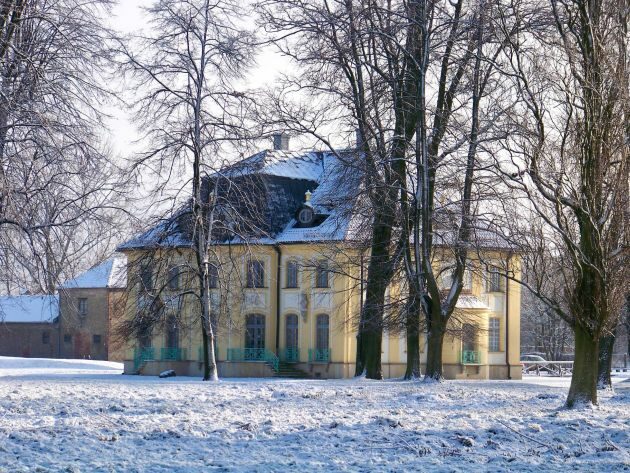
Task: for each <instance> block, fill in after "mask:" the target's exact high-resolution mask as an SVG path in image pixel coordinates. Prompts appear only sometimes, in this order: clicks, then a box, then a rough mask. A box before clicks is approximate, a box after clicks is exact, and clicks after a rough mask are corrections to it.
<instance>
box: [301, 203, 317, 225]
mask: <svg viewBox="0 0 630 473" xmlns="http://www.w3.org/2000/svg"><path fill="white" fill-rule="evenodd" d="M314 216H315V214H314V212H313V209H312V208H311V207H303V208H302V209H301V210H300V212H299V213H298V222H300V224H302V225H304V226H305V227H307V226H310V225H311V224H312V223H313V217H314Z"/></svg>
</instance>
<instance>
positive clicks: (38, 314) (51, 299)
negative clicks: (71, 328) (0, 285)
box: [0, 295, 59, 323]
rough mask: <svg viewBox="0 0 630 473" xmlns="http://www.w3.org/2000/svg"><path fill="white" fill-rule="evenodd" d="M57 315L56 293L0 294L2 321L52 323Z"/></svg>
mask: <svg viewBox="0 0 630 473" xmlns="http://www.w3.org/2000/svg"><path fill="white" fill-rule="evenodd" d="M58 315H59V297H58V296H57V295H39V296H0V322H3V323H52V322H53V321H54V319H55V318H56V317H57V316H58Z"/></svg>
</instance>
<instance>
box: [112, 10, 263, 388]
mask: <svg viewBox="0 0 630 473" xmlns="http://www.w3.org/2000/svg"><path fill="white" fill-rule="evenodd" d="M147 14H148V16H149V18H150V21H151V30H150V32H149V34H147V35H135V36H133V37H131V38H128V39H127V41H121V42H119V51H118V52H119V54H120V55H121V65H122V69H123V70H124V71H125V72H127V73H129V74H130V75H131V76H132V77H133V79H135V80H136V85H137V87H136V89H135V90H136V92H137V98H136V100H135V103H134V105H135V110H136V112H137V117H138V120H139V122H140V123H142V125H143V127H144V129H145V130H146V136H145V139H146V142H147V148H148V149H147V151H145V152H143V153H141V155H140V156H138V158H137V159H136V162H135V165H134V167H135V169H136V170H138V171H140V170H147V169H150V168H151V167H153V166H155V167H154V168H153V169H157V172H156V174H155V179H156V181H157V185H156V186H155V188H156V191H162V190H164V189H167V188H168V185H169V184H173V182H174V181H175V182H177V180H178V179H177V177H178V175H179V174H180V172H182V171H183V172H184V173H185V172H187V171H189V172H190V173H191V176H190V178H186V179H180V180H179V182H177V185H180V186H181V185H188V184H190V185H191V196H192V197H191V199H190V201H189V203H188V204H185V206H186V207H188V210H187V212H188V213H189V214H190V215H191V220H192V228H191V233H192V236H193V244H192V251H193V254H194V255H195V259H196V266H195V272H196V275H197V285H196V286H197V291H198V292H197V297H198V301H199V304H200V308H201V310H200V316H199V318H200V325H201V333H202V339H203V357H204V380H216V379H217V369H216V360H215V355H214V346H215V330H214V323H213V315H212V308H211V294H210V287H209V279H210V271H211V260H212V258H211V256H212V243H213V236H214V234H215V232H214V222H215V218H216V215H215V212H216V209H217V205H216V197H217V195H216V193H215V192H213V191H212V188H211V187H204V185H203V179H204V173H206V174H211V173H213V172H217V171H219V170H220V169H221V168H222V167H223V166H224V164H225V160H224V159H221V158H220V157H219V154H220V152H221V151H222V150H223V151H225V146H224V144H225V143H227V142H230V141H233V140H235V139H236V138H238V137H242V132H243V130H244V128H243V127H242V115H241V113H242V112H243V109H242V108H241V107H242V106H243V104H244V95H243V94H242V93H241V92H239V91H238V90H237V88H236V83H237V81H238V79H240V78H242V77H243V74H244V73H245V72H246V70H247V67H248V65H250V64H251V62H252V41H251V39H252V38H251V35H250V33H249V32H247V30H246V29H244V28H243V27H242V25H241V24H240V23H239V19H240V17H241V15H240V5H239V4H237V3H235V2H231V1H224V2H219V3H217V2H211V1H209V0H158V1H156V2H155V3H154V4H153V6H151V7H150V8H148V9H147ZM182 181H183V182H182ZM214 188H215V189H217V188H218V187H216V186H215V187H214Z"/></svg>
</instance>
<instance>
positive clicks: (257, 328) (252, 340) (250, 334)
mask: <svg viewBox="0 0 630 473" xmlns="http://www.w3.org/2000/svg"><path fill="white" fill-rule="evenodd" d="M245 348H253V349H264V348H265V316H264V315H261V314H250V315H248V316H247V319H246V322H245Z"/></svg>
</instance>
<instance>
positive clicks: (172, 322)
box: [166, 316, 179, 348]
mask: <svg viewBox="0 0 630 473" xmlns="http://www.w3.org/2000/svg"><path fill="white" fill-rule="evenodd" d="M166 348H179V324H178V321H177V318H176V317H174V316H169V317H168V318H167V319H166Z"/></svg>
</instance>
